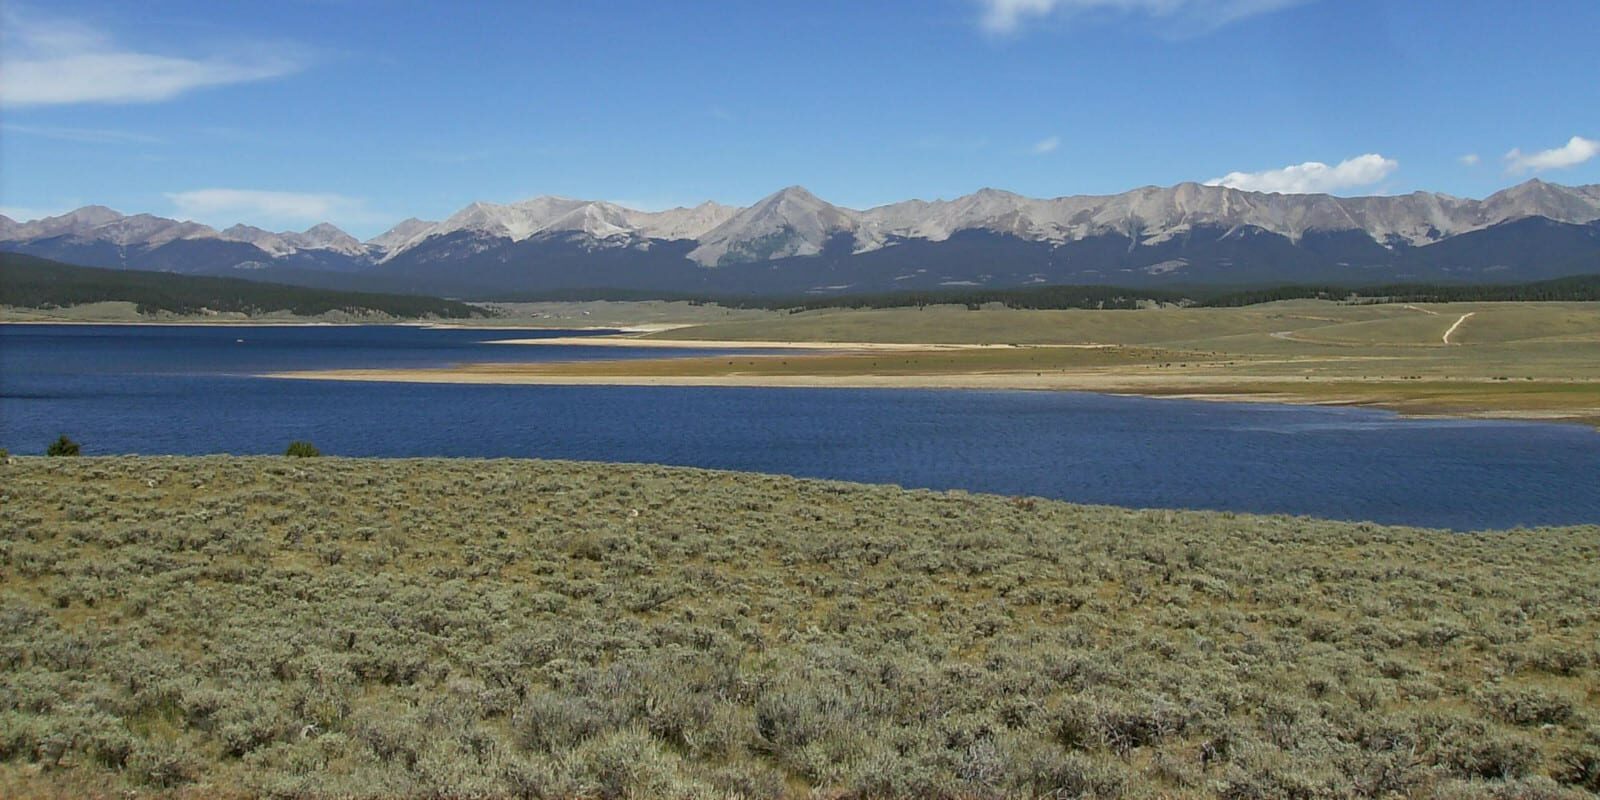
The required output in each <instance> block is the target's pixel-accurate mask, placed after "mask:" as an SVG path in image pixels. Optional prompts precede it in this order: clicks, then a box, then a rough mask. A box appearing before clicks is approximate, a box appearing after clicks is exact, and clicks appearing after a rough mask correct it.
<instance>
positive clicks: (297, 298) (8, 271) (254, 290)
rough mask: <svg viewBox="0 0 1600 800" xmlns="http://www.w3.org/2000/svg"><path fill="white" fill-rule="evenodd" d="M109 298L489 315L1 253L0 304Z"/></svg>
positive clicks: (423, 302) (365, 295)
mask: <svg viewBox="0 0 1600 800" xmlns="http://www.w3.org/2000/svg"><path fill="white" fill-rule="evenodd" d="M110 300H115V301H124V302H131V303H135V304H137V305H138V308H139V313H141V314H156V313H162V312H165V313H169V314H199V313H206V312H208V311H213V312H223V313H229V312H233V313H243V314H252V315H255V314H269V313H273V312H288V313H291V314H296V315H300V316H307V317H311V316H317V315H319V314H326V313H328V312H337V311H343V312H348V313H351V314H356V315H367V314H386V315H389V316H391V317H405V318H420V317H441V318H447V319H463V318H468V317H481V316H485V315H486V314H487V312H485V311H484V310H483V309H481V308H478V307H476V306H472V305H468V304H467V303H462V302H458V301H455V300H442V299H439V298H437V297H422V296H417V295H405V294H379V293H374V292H339V291H329V290H326V289H310V288H306V287H302V286H286V285H283V284H277V283H258V282H256V281H247V280H241V279H238V278H213V277H200V276H194V275H173V274H169V273H164V272H141V271H136V270H118V269H99V268H96V267H78V266H73V265H71V264H63V263H61V262H59V261H51V260H49V259H45V258H36V257H34V256H26V255H20V254H17V253H0V305H6V306H13V307H19V308H63V307H66V306H74V305H81V304H83V303H99V302H104V301H110Z"/></svg>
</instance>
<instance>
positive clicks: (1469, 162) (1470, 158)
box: [1459, 153, 1483, 167]
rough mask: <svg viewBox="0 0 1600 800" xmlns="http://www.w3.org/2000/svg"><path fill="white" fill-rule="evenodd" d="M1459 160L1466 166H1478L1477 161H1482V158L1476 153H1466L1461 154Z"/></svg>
mask: <svg viewBox="0 0 1600 800" xmlns="http://www.w3.org/2000/svg"><path fill="white" fill-rule="evenodd" d="M1459 160H1460V161H1461V163H1462V164H1465V165H1466V166H1469V167H1476V166H1478V163H1479V162H1481V161H1483V159H1481V158H1479V157H1478V154H1477V153H1468V154H1466V155H1464V156H1462V157H1461V158H1460V159H1459Z"/></svg>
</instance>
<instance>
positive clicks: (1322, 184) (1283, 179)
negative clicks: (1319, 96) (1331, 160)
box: [1206, 153, 1400, 194]
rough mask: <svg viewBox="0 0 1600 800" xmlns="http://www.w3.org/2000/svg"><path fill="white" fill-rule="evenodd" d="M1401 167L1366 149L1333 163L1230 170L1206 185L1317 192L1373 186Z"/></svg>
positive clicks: (1250, 189)
mask: <svg viewBox="0 0 1600 800" xmlns="http://www.w3.org/2000/svg"><path fill="white" fill-rule="evenodd" d="M1399 167H1400V162H1398V161H1396V160H1394V159H1392V158H1384V157H1383V156H1380V155H1378V154H1377V153H1367V154H1366V155H1360V156H1356V157H1355V158H1349V159H1345V160H1344V161H1341V162H1339V163H1338V164H1337V165H1335V166H1331V167H1330V166H1328V165H1327V164H1324V163H1322V162H1321V161H1307V162H1305V163H1304V164H1294V165H1292V166H1287V167H1284V168H1282V169H1269V170H1265V171H1262V172H1230V173H1228V174H1227V175H1224V176H1222V177H1220V178H1212V179H1211V180H1209V181H1206V185H1207V186H1228V187H1232V188H1234V189H1243V190H1245V191H1249V192H1277V193H1280V194H1318V193H1322V192H1336V191H1339V190H1340V189H1350V188H1354V187H1358V186H1371V185H1372V184H1375V183H1377V182H1379V181H1381V180H1383V179H1384V178H1387V177H1389V174H1390V173H1392V172H1394V171H1395V170H1396V169H1398V168H1399Z"/></svg>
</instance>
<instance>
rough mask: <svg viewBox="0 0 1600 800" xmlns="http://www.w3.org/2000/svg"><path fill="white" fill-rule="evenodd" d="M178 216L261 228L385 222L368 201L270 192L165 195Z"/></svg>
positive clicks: (212, 191)
mask: <svg viewBox="0 0 1600 800" xmlns="http://www.w3.org/2000/svg"><path fill="white" fill-rule="evenodd" d="M166 197H167V199H168V200H170V201H172V206H173V208H175V209H176V210H177V213H178V214H180V215H182V216H185V217H188V218H191V219H196V220H199V221H201V222H206V223H208V224H212V225H224V226H226V225H232V224H233V223H235V222H239V221H241V220H242V221H245V222H248V223H250V224H254V225H259V226H262V227H269V226H277V225H304V224H308V223H317V222H333V223H335V224H338V225H340V226H344V225H369V224H373V223H378V222H382V221H383V220H385V219H387V217H384V216H382V215H379V214H375V213H373V212H372V211H371V210H369V209H368V208H367V201H366V200H363V199H362V198H359V197H347V196H345V195H342V194H316V193H305V192H269V191H261V190H257V189H194V190H191V191H187V192H168V193H167V195H166Z"/></svg>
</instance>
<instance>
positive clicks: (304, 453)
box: [283, 439, 322, 458]
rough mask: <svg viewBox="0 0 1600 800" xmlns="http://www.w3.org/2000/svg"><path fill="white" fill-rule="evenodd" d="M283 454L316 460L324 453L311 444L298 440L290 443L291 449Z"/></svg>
mask: <svg viewBox="0 0 1600 800" xmlns="http://www.w3.org/2000/svg"><path fill="white" fill-rule="evenodd" d="M283 454H284V455H286V456H293V457H295V458H314V457H316V456H320V455H322V451H321V450H318V449H317V446H316V445H314V444H312V443H310V442H306V441H301V440H298V439H297V440H295V441H292V442H290V443H289V449H287V450H285V451H283Z"/></svg>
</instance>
